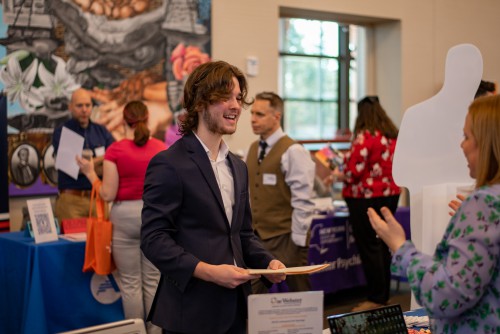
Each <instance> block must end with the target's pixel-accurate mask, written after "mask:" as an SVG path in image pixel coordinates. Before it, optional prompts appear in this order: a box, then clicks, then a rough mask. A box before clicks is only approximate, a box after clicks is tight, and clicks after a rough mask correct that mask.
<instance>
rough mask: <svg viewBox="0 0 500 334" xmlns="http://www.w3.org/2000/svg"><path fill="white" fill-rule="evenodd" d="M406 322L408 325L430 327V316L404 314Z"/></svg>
mask: <svg viewBox="0 0 500 334" xmlns="http://www.w3.org/2000/svg"><path fill="white" fill-rule="evenodd" d="M403 317H404V318H405V322H406V327H429V317H428V316H426V315H423V316H407V315H403Z"/></svg>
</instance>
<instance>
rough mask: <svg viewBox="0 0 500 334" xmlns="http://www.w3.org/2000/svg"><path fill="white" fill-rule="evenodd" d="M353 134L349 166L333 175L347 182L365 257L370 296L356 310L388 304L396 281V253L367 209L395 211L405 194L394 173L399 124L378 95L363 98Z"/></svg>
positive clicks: (344, 192)
mask: <svg viewBox="0 0 500 334" xmlns="http://www.w3.org/2000/svg"><path fill="white" fill-rule="evenodd" d="M353 135H354V139H353V141H352V145H351V149H350V151H349V152H347V154H346V155H345V159H344V165H343V166H342V168H341V170H339V169H336V170H335V171H334V172H333V176H334V177H337V179H340V180H343V181H344V188H343V190H342V195H343V197H344V200H345V201H346V203H347V206H348V208H349V222H350V223H351V226H352V230H353V234H354V237H355V239H356V245H357V247H358V251H359V254H360V256H361V261H362V262H363V269H364V272H365V276H366V281H367V289H368V296H367V299H368V300H367V301H364V302H362V303H360V304H359V305H358V306H356V307H355V308H353V310H352V311H362V310H367V309H371V308H375V307H379V306H382V305H385V304H387V301H388V300H389V292H390V284H391V273H390V265H391V254H390V252H389V249H388V248H387V246H386V245H385V244H384V242H383V241H382V240H380V239H379V238H378V237H377V235H376V234H375V232H374V230H373V229H372V227H371V225H370V221H369V220H368V215H367V214H366V212H367V211H368V208H369V207H372V208H374V209H375V210H376V211H377V212H378V213H379V214H380V208H381V207H383V206H386V207H388V208H389V209H390V210H391V211H392V212H395V211H396V208H397V206H398V201H399V195H400V193H401V189H400V188H399V187H398V186H397V185H396V184H395V183H394V180H393V178H392V160H393V156H394V149H395V147H396V139H397V136H398V129H397V127H396V126H395V125H394V123H393V122H392V120H391V119H390V118H389V117H388V116H387V114H386V112H385V110H384V109H383V108H382V106H381V105H380V102H379V100H378V97H376V96H367V97H365V98H363V99H362V100H361V101H359V103H358V117H357V118H356V124H355V126H354V131H353Z"/></svg>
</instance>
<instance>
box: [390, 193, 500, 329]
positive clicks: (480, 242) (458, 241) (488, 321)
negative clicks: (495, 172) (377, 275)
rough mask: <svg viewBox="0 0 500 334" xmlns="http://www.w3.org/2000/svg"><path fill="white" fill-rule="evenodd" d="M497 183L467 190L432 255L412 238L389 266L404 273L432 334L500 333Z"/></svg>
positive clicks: (498, 197)
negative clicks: (413, 241)
mask: <svg viewBox="0 0 500 334" xmlns="http://www.w3.org/2000/svg"><path fill="white" fill-rule="evenodd" d="M499 265H500V185H499V184H497V185H494V186H490V187H482V188H480V189H478V190H476V191H475V192H474V193H473V194H471V195H470V196H469V197H468V198H467V199H466V200H465V201H464V202H463V203H462V205H461V207H460V208H459V209H458V211H457V212H456V213H455V215H454V216H453V217H452V218H451V220H450V223H449V225H448V227H447V229H446V232H445V234H444V236H443V239H442V240H441V241H440V243H439V244H438V245H437V247H436V250H435V253H434V255H433V256H429V255H426V254H423V253H421V252H419V251H417V250H416V248H415V246H414V245H413V243H412V242H411V241H406V242H405V244H404V245H403V246H402V247H401V248H399V249H398V251H397V252H396V253H395V254H394V256H393V259H392V268H391V271H392V272H393V273H394V274H396V275H399V276H407V277H408V282H409V284H410V287H411V289H412V291H413V294H414V296H415V298H416V300H417V302H418V303H419V304H420V305H422V306H423V307H424V308H425V309H426V310H427V313H428V314H429V318H431V331H432V333H500V277H499Z"/></svg>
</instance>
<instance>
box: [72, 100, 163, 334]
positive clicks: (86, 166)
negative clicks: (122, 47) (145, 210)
mask: <svg viewBox="0 0 500 334" xmlns="http://www.w3.org/2000/svg"><path fill="white" fill-rule="evenodd" d="M147 121H148V109H147V107H146V105H144V103H142V102H139V101H132V102H129V103H128V104H127V105H126V106H125V108H124V109H123V122H124V129H125V138H124V139H122V140H120V141H118V142H115V143H113V144H112V145H111V146H109V147H108V149H107V150H106V154H105V156H104V165H103V178H102V186H101V197H102V198H103V199H104V200H106V201H113V205H112V207H111V212H110V220H111V222H112V223H113V249H112V253H113V259H114V261H115V264H116V267H117V273H118V277H119V281H118V282H119V285H120V290H121V295H122V303H123V311H124V315H125V318H126V319H132V318H140V319H143V320H145V319H146V316H147V314H148V313H149V310H150V308H151V304H152V302H153V298H154V295H155V292H156V287H157V285H158V281H159V279H160V273H159V271H158V270H157V269H156V268H155V267H154V266H153V265H152V264H151V262H149V261H148V260H147V259H146V258H145V257H144V255H143V254H142V251H141V249H140V230H141V210H142V205H143V203H142V192H143V186H144V178H145V175H146V169H147V166H148V164H149V161H150V160H151V158H152V157H153V156H154V155H156V154H157V153H158V152H160V151H163V150H165V148H166V146H165V143H164V142H162V141H160V140H158V139H155V138H150V131H149V129H148V127H147ZM77 161H78V165H79V166H80V169H81V171H82V172H83V173H84V174H85V176H87V178H88V179H89V181H90V182H91V183H94V181H96V180H98V176H97V174H96V173H95V171H94V163H93V161H92V160H90V161H89V160H85V159H81V158H77ZM147 329H148V333H149V334H151V333H161V329H160V328H159V327H156V326H153V325H152V324H151V323H147Z"/></svg>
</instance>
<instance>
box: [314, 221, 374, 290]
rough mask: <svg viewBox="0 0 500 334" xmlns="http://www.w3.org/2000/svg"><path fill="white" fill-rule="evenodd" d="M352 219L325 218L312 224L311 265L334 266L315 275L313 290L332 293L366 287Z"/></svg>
mask: <svg viewBox="0 0 500 334" xmlns="http://www.w3.org/2000/svg"><path fill="white" fill-rule="evenodd" d="M348 219H349V218H348V217H338V216H334V217H325V218H319V219H314V220H313V222H312V224H311V241H310V246H309V264H310V265H314V264H323V263H330V266H329V267H328V268H326V269H325V270H323V271H321V272H318V273H314V274H311V276H310V279H311V285H312V289H313V290H323V291H324V292H325V293H331V292H336V291H339V290H343V289H349V288H352V287H355V286H362V285H365V284H366V281H365V275H364V272H363V268H362V267H361V259H360V257H359V254H358V249H357V247H356V244H355V241H354V237H353V236H352V232H351V226H350V225H349V223H348Z"/></svg>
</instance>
